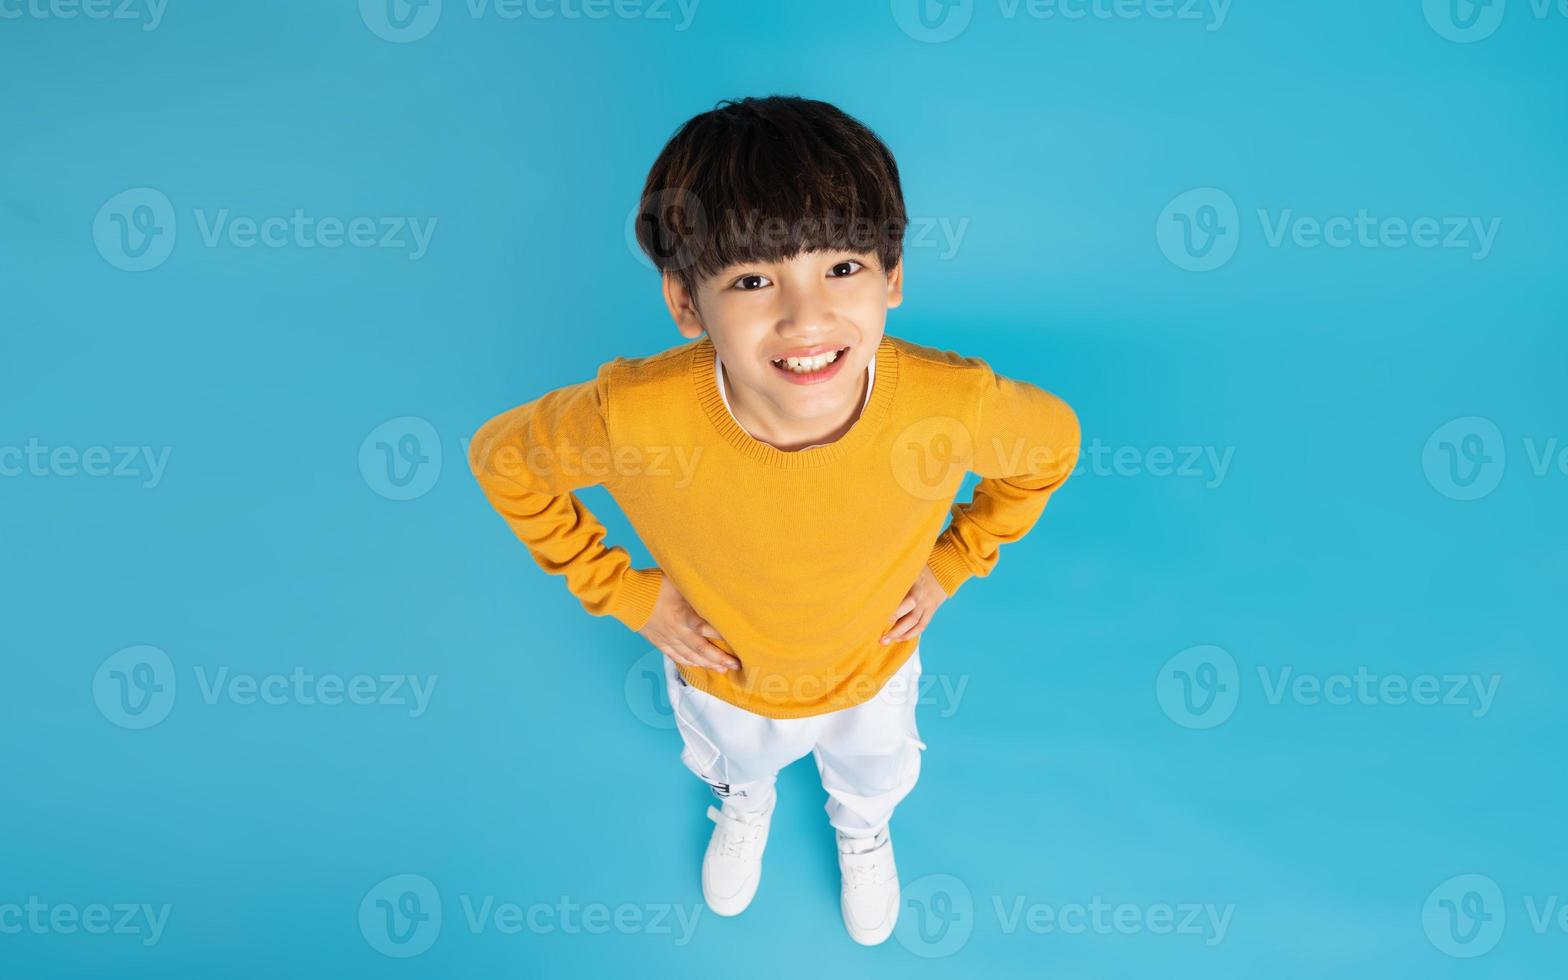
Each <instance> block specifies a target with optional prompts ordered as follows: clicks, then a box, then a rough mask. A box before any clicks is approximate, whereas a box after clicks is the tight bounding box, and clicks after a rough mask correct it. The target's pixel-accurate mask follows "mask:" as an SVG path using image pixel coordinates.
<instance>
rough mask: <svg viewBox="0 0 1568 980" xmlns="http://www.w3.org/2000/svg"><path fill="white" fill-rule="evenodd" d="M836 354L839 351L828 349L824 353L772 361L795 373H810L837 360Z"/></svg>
mask: <svg viewBox="0 0 1568 980" xmlns="http://www.w3.org/2000/svg"><path fill="white" fill-rule="evenodd" d="M838 355H839V351H836V350H830V351H828V352H827V353H826V354H816V355H813V356H811V357H786V358H782V359H780V360H777V361H774V362H773V363H774V364H777V365H778V366H779V367H782V368H785V369H787V370H790V371H793V372H795V373H796V374H810V373H811V372H813V371H820V370H822V369H823V368H825V367H827V366H828V365H829V364H832V363H833V362H834V361H836V360H838Z"/></svg>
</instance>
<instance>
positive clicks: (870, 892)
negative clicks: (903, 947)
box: [836, 827, 899, 946]
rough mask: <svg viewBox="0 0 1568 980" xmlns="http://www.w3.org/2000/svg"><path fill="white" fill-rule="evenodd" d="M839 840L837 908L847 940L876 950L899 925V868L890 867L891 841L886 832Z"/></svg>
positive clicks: (891, 855) (882, 830)
mask: <svg viewBox="0 0 1568 980" xmlns="http://www.w3.org/2000/svg"><path fill="white" fill-rule="evenodd" d="M836 833H837V836H838V870H839V874H840V875H841V876H842V881H841V891H840V894H839V908H840V909H841V910H842V911H843V913H844V928H846V929H848V930H849V938H851V939H853V940H854V941H855V942H857V943H860V944H861V945H862V946H875V945H876V944H877V943H880V942H882V941H883V940H884V939H886V938H887V937H888V936H891V935H892V934H893V924H894V923H896V922H897V921H898V905H899V891H898V867H897V865H895V864H894V863H893V838H892V837H891V835H890V834H889V832H888V828H886V827H883V828H882V829H881V830H879V831H877V834H876V836H875V837H846V836H844V834H843V833H841V832H836Z"/></svg>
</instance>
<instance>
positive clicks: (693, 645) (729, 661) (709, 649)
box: [686, 636, 740, 670]
mask: <svg viewBox="0 0 1568 980" xmlns="http://www.w3.org/2000/svg"><path fill="white" fill-rule="evenodd" d="M686 647H687V649H689V650H695V651H697V653H698V654H700V655H701V656H703V657H706V658H707V659H709V660H711V661H713V662H714V663H715V664H717V665H718V666H719V667H720V668H721V669H723V670H734V669H735V668H737V667H739V666H740V661H739V660H736V659H735V658H734V657H733V656H731V655H729V654H727V653H725V652H724V651H723V650H722V649H721V648H719V647H717V646H714V645H713V644H712V643H709V642H708V641H707V640H705V639H703V638H702V637H700V636H692V637H688V638H687V640H686Z"/></svg>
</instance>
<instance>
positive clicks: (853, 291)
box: [664, 250, 904, 422]
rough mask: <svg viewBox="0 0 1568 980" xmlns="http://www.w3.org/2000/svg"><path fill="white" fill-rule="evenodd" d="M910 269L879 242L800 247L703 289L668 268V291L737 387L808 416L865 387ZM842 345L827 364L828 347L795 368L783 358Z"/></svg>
mask: <svg viewBox="0 0 1568 980" xmlns="http://www.w3.org/2000/svg"><path fill="white" fill-rule="evenodd" d="M903 278H904V275H903V263H902V262H900V263H899V264H897V265H895V266H894V267H893V268H892V270H891V271H890V272H888V273H886V274H884V272H883V270H882V268H881V263H880V261H879V260H878V258H877V255H876V253H875V252H856V251H852V250H845V251H823V252H802V253H800V254H799V255H796V256H795V257H794V258H792V259H787V260H782V261H778V262H745V263H738V264H736V265H732V266H729V267H728V268H725V269H722V270H720V271H719V273H718V274H716V275H713V276H709V277H708V278H707V279H705V280H703V281H702V282H701V283H699V284H698V287H697V293H696V295H695V296H692V295H691V294H690V293H688V292H687V290H686V289H685V288H684V287H683V286H682V285H681V284H680V282H679V280H677V279H675V278H674V277H673V276H666V277H665V280H664V295H665V302H666V303H667V304H668V305H669V307H670V313H671V315H672V316H674V317H675V322H676V325H677V326H678V327H679V328H680V331H681V334H682V335H683V336H685V337H688V338H691V339H695V338H697V337H700V336H701V335H702V333H703V331H704V330H706V331H707V333H708V336H709V337H710V338H711V339H712V341H713V347H714V349H715V350H716V351H718V354H719V360H721V361H723V362H724V374H725V377H726V378H727V379H728V381H729V383H730V385H731V387H732V388H735V389H743V390H744V392H745V394H746V395H749V396H750V397H752V398H755V399H758V400H760V401H761V402H765V403H767V404H768V405H769V406H771V408H772V410H773V411H774V412H776V413H777V414H778V415H779V416H780V417H784V418H791V419H797V420H800V421H803V422H805V421H811V420H814V419H827V418H833V417H836V416H840V415H842V413H843V411H844V408H845V406H847V405H849V404H850V403H852V402H853V400H854V399H856V398H858V397H861V396H863V395H864V391H863V390H862V388H861V378H862V377H863V376H864V374H865V371H866V367H867V366H868V365H869V364H870V363H871V360H872V358H874V357H876V352H877V345H878V344H880V343H881V341H882V332H883V327H884V325H885V323H886V321H887V311H888V310H889V309H891V308H893V307H895V306H897V305H899V304H900V303H901V302H903V298H904V291H903ZM834 352H838V353H837V355H836V357H835V359H834V360H833V361H832V362H831V363H827V364H825V365H823V364H821V358H820V357H818V358H816V359H815V360H813V361H810V362H808V363H805V364H797V366H796V368H795V369H794V370H791V369H790V368H789V366H788V364H787V362H785V363H781V362H780V359H781V358H783V357H786V356H810V355H815V354H826V355H828V356H829V357H834ZM819 365H820V366H819ZM754 404H756V403H755V402H754Z"/></svg>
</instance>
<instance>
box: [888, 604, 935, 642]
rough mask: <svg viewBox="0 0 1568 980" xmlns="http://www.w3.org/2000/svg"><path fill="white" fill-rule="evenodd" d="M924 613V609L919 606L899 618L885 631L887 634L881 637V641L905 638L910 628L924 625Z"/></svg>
mask: <svg viewBox="0 0 1568 980" xmlns="http://www.w3.org/2000/svg"><path fill="white" fill-rule="evenodd" d="M925 614H926V611H925V609H924V608H921V609H916V610H915V611H914V612H911V613H910V614H909V615H907V616H905V617H904V618H903V619H900V620H899V621H898V622H896V623H894V624H893V628H892V629H890V630H888V631H887V635H886V636H884V637H883V638H882V642H883V643H897V642H899V641H900V640H904V639H907V638H908V636H909V631H910V630H911V629H914V628H916V627H923V626H924V619H925Z"/></svg>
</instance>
